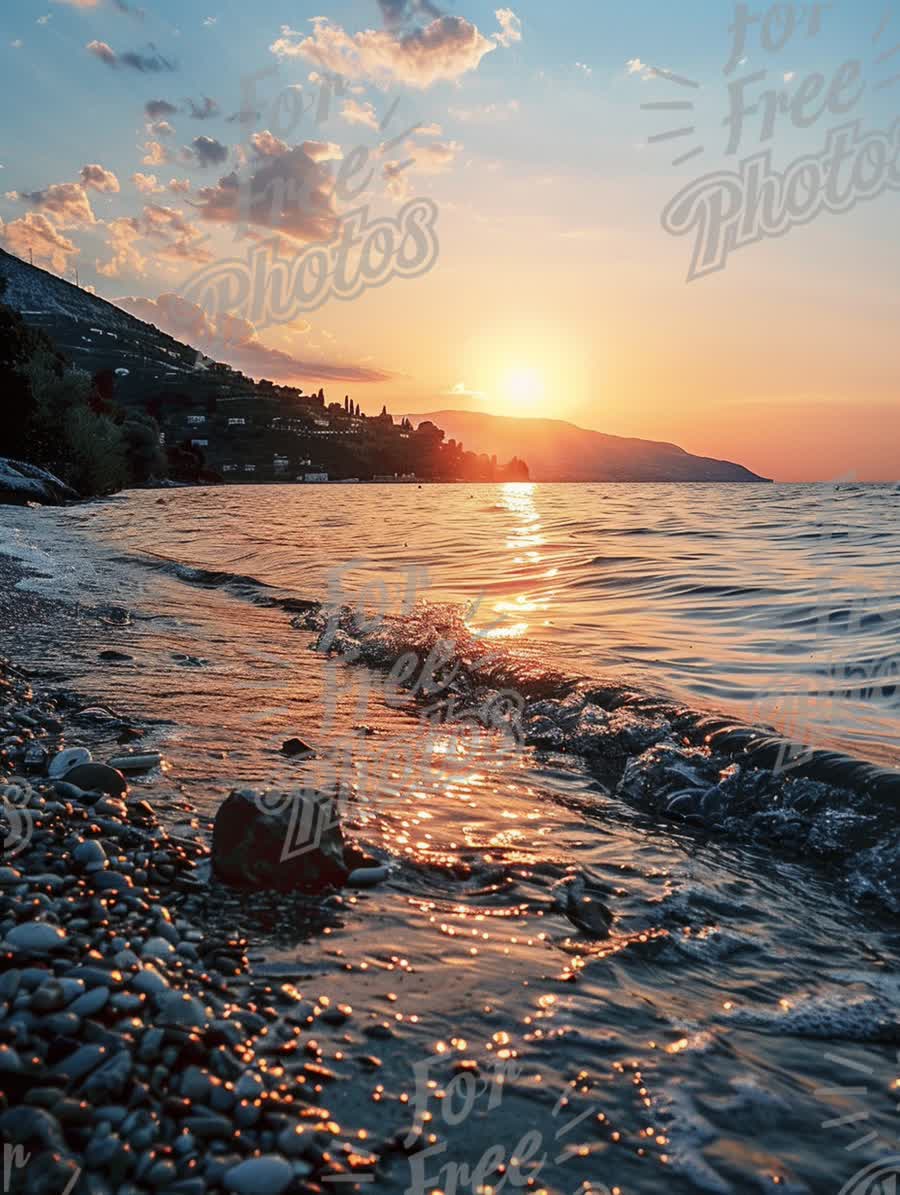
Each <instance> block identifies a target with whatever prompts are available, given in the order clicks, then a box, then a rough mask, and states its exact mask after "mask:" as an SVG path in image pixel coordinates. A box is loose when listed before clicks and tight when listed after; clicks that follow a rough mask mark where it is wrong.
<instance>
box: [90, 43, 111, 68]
mask: <svg viewBox="0 0 900 1195" xmlns="http://www.w3.org/2000/svg"><path fill="white" fill-rule="evenodd" d="M85 49H86V50H87V52H88V53H89V54H93V55H94V56H95V57H96V58H99V59H100V61H101V62H105V63H106V64H107V66H115V65H116V52H115V50H114V49H113V48H112V46H109V45H107V44H106V42H105V41H89V42H88V44H87V45H86V46H85Z"/></svg>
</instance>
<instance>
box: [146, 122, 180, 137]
mask: <svg viewBox="0 0 900 1195" xmlns="http://www.w3.org/2000/svg"><path fill="white" fill-rule="evenodd" d="M148 131H149V132H151V133H152V134H153V135H154V137H174V136H175V129H174V127H173V126H172V125H170V124H169V122H168V121H167V120H154V122H153V124H151V125H148Z"/></svg>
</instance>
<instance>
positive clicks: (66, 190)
mask: <svg viewBox="0 0 900 1195" xmlns="http://www.w3.org/2000/svg"><path fill="white" fill-rule="evenodd" d="M6 197H7V199H18V200H19V201H20V202H21V203H28V204H30V205H31V206H32V207H35V208H39V209H40V210H41V211H42V212H43V213H44V214H45V215H46V216H49V217H50V218H51V219H52V220H54V221H55V222H56V223H57V224H59V225H61V226H62V227H71V226H73V225H79V224H96V223H97V220H96V217H95V216H94V213H93V210H92V209H91V204H90V200H89V199H88V197H87V192H86V191H85V189H84V187H83V186H82V185H81V183H51V184H50V186H49V187H45V188H44V189H43V190H42V191H10V192H8V193H7V196H6Z"/></svg>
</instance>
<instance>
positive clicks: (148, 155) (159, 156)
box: [141, 141, 169, 166]
mask: <svg viewBox="0 0 900 1195" xmlns="http://www.w3.org/2000/svg"><path fill="white" fill-rule="evenodd" d="M168 160H169V151H168V150H167V149H166V147H165V146H164V145H160V143H159V142H158V141H146V142H145V143H144V156H143V158H141V162H142V163H143V164H144V165H145V166H162V165H164V164H165V163H166V162H168Z"/></svg>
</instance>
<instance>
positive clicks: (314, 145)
mask: <svg viewBox="0 0 900 1195" xmlns="http://www.w3.org/2000/svg"><path fill="white" fill-rule="evenodd" d="M300 148H301V149H302V150H303V152H304V153H305V154H306V156H307V157H308V158H310V159H311V160H312V161H313V162H339V161H340V160H341V159H342V158H343V156H344V151H343V150H342V149H341V147H340V146H339V145H338V144H336V143H335V142H334V141H304V142H303V145H302V146H301V147H300Z"/></svg>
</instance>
